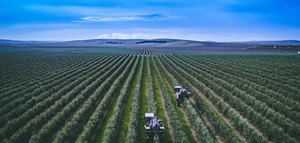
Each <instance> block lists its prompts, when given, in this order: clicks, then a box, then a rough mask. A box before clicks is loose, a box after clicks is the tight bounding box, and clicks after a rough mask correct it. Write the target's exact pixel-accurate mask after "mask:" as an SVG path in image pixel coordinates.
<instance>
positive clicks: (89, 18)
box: [76, 13, 168, 22]
mask: <svg viewBox="0 0 300 143" xmlns="http://www.w3.org/2000/svg"><path fill="white" fill-rule="evenodd" d="M166 18H168V16H165V15H162V14H157V13H154V14H148V15H125V16H124V15H103V16H86V17H83V18H81V19H80V20H79V21H76V22H119V21H153V20H162V19H166Z"/></svg>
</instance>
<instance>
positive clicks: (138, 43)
mask: <svg viewBox="0 0 300 143" xmlns="http://www.w3.org/2000/svg"><path fill="white" fill-rule="evenodd" d="M274 45H276V46H280V48H279V47H278V48H272V47H273V46H274ZM0 46H2V47H9V46H14V47H15V46H17V47H24V46H30V47H35V46H38V47H43V46H44V47H59V46H63V47H66V46H67V47H70V46H82V47H86V46H93V47H128V48H152V49H167V50H175V49H176V50H203V51H280V52H282V51H297V50H298V49H299V46H300V41H298V40H279V41H276V40H274V41H246V42H213V41H195V40H182V39H167V38H159V39H87V40H73V41H63V42H58V41H19V40H7V39H0Z"/></svg>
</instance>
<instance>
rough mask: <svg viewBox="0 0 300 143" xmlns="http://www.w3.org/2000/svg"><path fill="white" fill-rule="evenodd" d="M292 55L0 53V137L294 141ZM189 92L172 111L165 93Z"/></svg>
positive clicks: (297, 137) (297, 95)
mask: <svg viewBox="0 0 300 143" xmlns="http://www.w3.org/2000/svg"><path fill="white" fill-rule="evenodd" d="M299 75H300V56H299V55H297V54H279V53H277V54H270V53H219V52H193V51H176V50H172V51H163V50H162V51H160V50H145V49H143V50H138V49H122V48H115V49H114V50H113V52H111V51H110V50H109V49H108V48H103V49H92V50H91V49H88V50H84V49H80V50H78V49H68V48H66V49H60V50H55V49H51V50H47V49H42V50H41V49H25V50H18V49H13V50H9V49H8V48H6V49H5V50H2V51H0V79H1V80H0V107H1V108H0V142H3V143H20V142H22V143H23V142H30V143H40V142H57V143H61V142H78V143H82V142H105V143H111V142H137V143H138V142H144V140H145V130H144V124H145V123H144V118H143V116H144V114H145V113H147V112H153V113H155V114H156V115H157V116H158V117H160V118H163V123H164V126H165V135H164V138H165V139H164V141H165V142H196V143H199V142H226V143H237V142H249V143H250V142H251V143H258V142H259V143H264V142H276V143H283V142H289V143H296V142H300V125H299V124H300V76H299ZM175 85H181V86H183V87H184V88H186V89H187V90H188V91H190V92H191V94H192V97H191V98H190V99H186V100H185V101H184V103H183V105H182V107H181V108H179V107H177V105H176V100H175V97H174V96H173V95H174V91H173V87H174V86H175Z"/></svg>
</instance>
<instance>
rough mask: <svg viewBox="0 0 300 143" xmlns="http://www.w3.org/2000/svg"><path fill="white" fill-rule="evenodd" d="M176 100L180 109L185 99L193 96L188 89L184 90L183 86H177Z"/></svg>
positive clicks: (175, 89)
mask: <svg viewBox="0 0 300 143" xmlns="http://www.w3.org/2000/svg"><path fill="white" fill-rule="evenodd" d="M174 91H175V95H174V96H175V98H176V101H177V106H178V107H180V105H181V104H182V103H183V101H184V98H187V99H188V98H189V97H190V96H191V94H190V92H188V91H187V90H186V89H184V88H182V87H181V86H175V87H174Z"/></svg>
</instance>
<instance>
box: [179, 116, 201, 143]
mask: <svg viewBox="0 0 300 143" xmlns="http://www.w3.org/2000/svg"><path fill="white" fill-rule="evenodd" d="M182 113H183V115H184V118H185V120H186V121H187V123H188V125H189V127H190V130H191V132H192V135H193V137H194V140H195V141H196V143H200V142H199V140H198V138H197V133H196V131H195V130H194V129H193V128H192V125H191V123H190V121H189V120H188V118H187V115H186V112H185V110H182Z"/></svg>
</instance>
